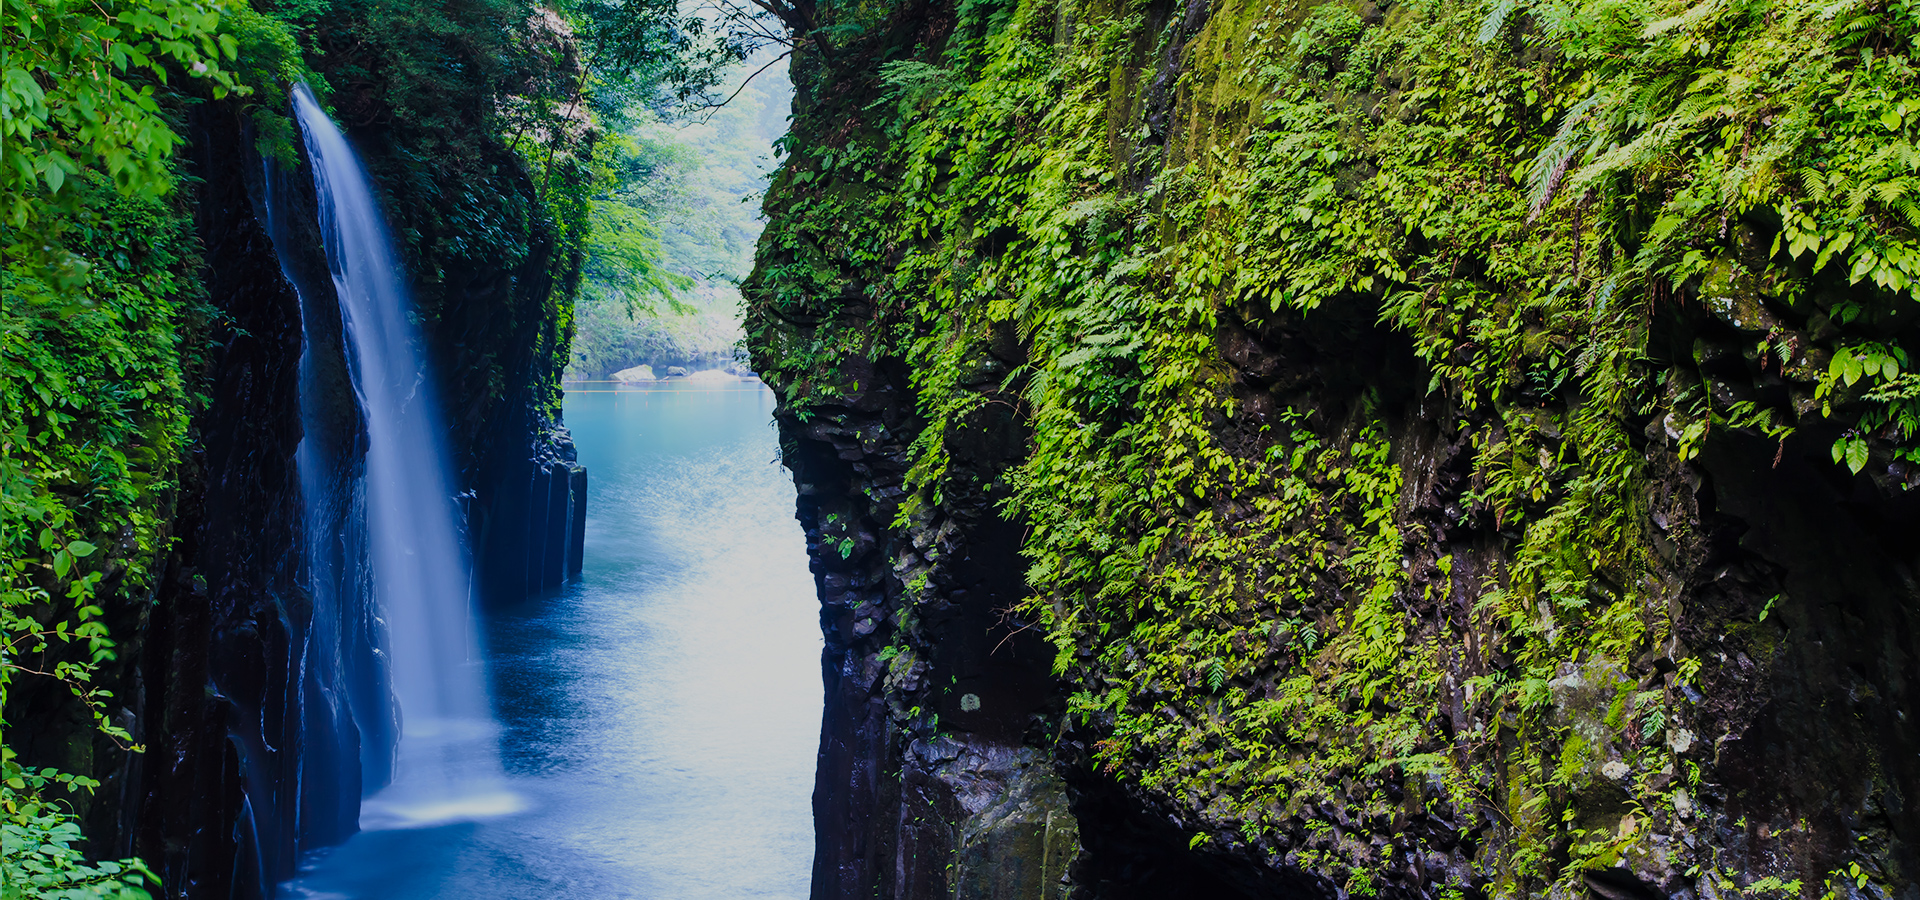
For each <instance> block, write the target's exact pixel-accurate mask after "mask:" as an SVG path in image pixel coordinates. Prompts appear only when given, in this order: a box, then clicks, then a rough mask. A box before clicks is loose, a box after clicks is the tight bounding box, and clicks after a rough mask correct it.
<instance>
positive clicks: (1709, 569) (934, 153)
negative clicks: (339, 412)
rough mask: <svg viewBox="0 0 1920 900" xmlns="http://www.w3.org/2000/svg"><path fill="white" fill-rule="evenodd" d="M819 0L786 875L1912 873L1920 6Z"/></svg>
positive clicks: (1655, 883)
mask: <svg viewBox="0 0 1920 900" xmlns="http://www.w3.org/2000/svg"><path fill="white" fill-rule="evenodd" d="M819 15H820V16H821V21H820V22H819V23H817V24H819V25H821V26H822V27H823V28H824V29H825V30H823V31H822V32H820V34H821V35H823V36H824V39H823V40H821V41H819V42H815V43H809V44H807V45H806V46H804V47H803V49H802V52H801V53H800V55H799V56H798V57H797V58H796V64H795V77H794V80H795V84H796V89H797V94H796V100H795V104H794V119H793V130H792V133H791V134H790V136H789V137H788V139H787V143H786V148H787V151H788V157H787V159H786V161H785V164H784V166H783V167H782V169H781V170H780V172H779V173H778V175H777V177H776V178H775V181H774V184H773V187H772V189H771V190H770V191H769V192H768V196H767V206H766V208H767V211H768V214H769V216H770V222H769V225H768V228H767V231H766V234H765V237H764V238H763V240H762V244H761V248H760V255H759V260H758V267H757V269H756V271H755V273H754V275H753V277H752V279H750V281H749V282H748V284H747V285H746V295H747V298H748V322H747V328H748V333H749V343H750V344H751V346H752V349H753V352H754V359H755V362H756V365H757V366H758V368H759V369H760V370H761V371H762V372H763V374H764V375H765V377H766V378H767V380H768V382H769V383H770V384H772V385H774V387H775V388H776V389H777V390H778V391H779V393H780V397H781V404H780V409H779V413H778V416H779V421H780V426H781V431H782V435H783V441H784V447H785V458H786V461H787V463H788V464H789V465H790V466H791V467H792V468H793V470H794V474H795V479H796V482H797V484H798V485H799V488H800V504H799V516H800V519H801V522H802V524H803V526H804V527H805V529H806V532H807V534H808V538H809V547H810V550H811V552H812V553H813V558H814V563H815V571H816V574H817V577H818V579H819V584H820V589H821V598H822V604H823V612H822V626H823V629H824V630H825V632H826V637H827V650H826V656H825V659H824V660H823V670H824V672H825V676H826V680H827V701H828V704H827V713H826V719H825V722H824V724H823V730H822V748H821V762H820V771H819V781H818V784H817V787H816V794H815V806H816V813H817V815H818V820H817V827H818V829H819V844H818V854H817V856H816V871H815V882H814V890H815V896H816V897H819V898H826V897H855V896H858V897H873V896H879V897H895V898H906V897H930V896H936V895H938V896H969V897H972V896H982V897H989V896H990V897H1015V896H1019V897H1053V896H1078V897H1130V896H1143V897H1144V896H1179V895H1187V896H1235V895H1245V896H1326V897H1335V896H1392V897H1481V896H1509V897H1520V896H1555V897H1604V898H1629V897H1655V896H1677V897H1700V898H1708V897H1715V898H1717V897H1734V896H1752V897H1808V898H1814V897H1823V896H1832V897H1879V898H1885V897H1902V898H1907V897H1920V843H1916V841H1920V764H1917V763H1916V759H1920V721H1917V720H1916V719H1915V718H1914V715H1913V712H1912V708H1913V705H1914V697H1913V695H1912V694H1911V693H1910V691H1911V690H1912V688H1911V687H1910V685H1911V683H1912V681H1913V679H1914V678H1915V677H1916V676H1920V662H1917V661H1916V658H1915V650H1914V647H1915V646H1916V643H1915V640H1916V637H1920V634H1916V625H1920V622H1916V616H1920V575H1917V573H1916V571H1915V565H1916V557H1915V548H1916V547H1920V502H1916V500H1915V497H1916V493H1915V492H1913V491H1911V490H1910V489H1911V488H1914V487H1915V486H1917V485H1920V467H1916V463H1920V452H1916V447H1917V445H1916V442H1915V432H1916V428H1917V427H1920V404H1917V403H1916V398H1920V375H1916V374H1915V370H1916V367H1917V366H1920V359H1916V358H1915V357H1914V356H1913V355H1912V353H1913V352H1914V351H1915V350H1920V344H1917V342H1920V325H1917V324H1916V323H1920V305H1917V304H1920V291H1916V283H1915V276H1916V275H1920V245H1917V244H1916V237H1917V236H1920V207H1916V204H1915V201H1914V199H1913V192H1914V191H1915V190H1920V181H1916V176H1920V151H1917V150H1916V149H1915V147H1916V143H1915V138H1916V134H1917V133H1920V123H1916V118H1920V102H1916V101H1914V100H1913V99H1911V96H1910V95H1911V90H1910V88H1909V87H1906V86H1907V85H1909V84H1910V83H1911V82H1912V80H1913V78H1914V76H1915V73H1914V71H1913V66H1912V54H1913V52H1914V39H1915V35H1916V34H1920V10H1917V9H1916V8H1914V7H1913V6H1911V5H1909V4H1905V3H1889V4H1873V3H1841V4H1837V5H1833V6H1829V7H1807V6H1801V5H1792V4H1769V3H1730V2H1707V3H1700V4H1691V3H1665V2H1639V3H1635V2H1618V3H1584V4H1544V3H1543V4H1529V3H1516V2H1508V0H1500V2H1496V3H1451V2H1432V3H1406V4H1377V3H1322V4H1314V3H1287V2H1276V3H1265V2H1258V0H1255V2H1237V0H1190V2H1184V3H1175V2H1138V3H1130V4H1129V3H1105V2H1045V0H1027V2H1014V0H1003V2H992V0H987V2H961V3H958V4H949V3H943V2H932V3H911V2H902V3H873V4H863V5H847V6H832V7H824V6H823V7H821V10H820V12H819Z"/></svg>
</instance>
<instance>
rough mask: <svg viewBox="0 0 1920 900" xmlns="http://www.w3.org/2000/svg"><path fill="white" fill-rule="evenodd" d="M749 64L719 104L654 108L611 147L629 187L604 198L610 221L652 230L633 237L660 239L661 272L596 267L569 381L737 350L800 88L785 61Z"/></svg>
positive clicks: (585, 293)
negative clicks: (771, 190)
mask: <svg viewBox="0 0 1920 900" xmlns="http://www.w3.org/2000/svg"><path fill="white" fill-rule="evenodd" d="M763 64H764V63H762V62H760V61H757V60H756V61H750V62H749V63H748V64H747V65H746V66H744V67H743V69H742V70H741V71H739V72H737V73H736V74H735V77H734V81H733V83H732V84H729V85H726V86H725V88H724V90H723V91H722V93H723V94H725V93H732V92H733V91H734V90H738V91H739V94H738V95H737V96H734V97H733V99H732V100H731V101H729V102H727V103H725V104H724V105H722V106H718V107H714V108H707V109H695V110H692V111H690V112H687V113H685V114H684V116H676V117H674V118H673V119H666V118H663V117H662V116H660V115H657V114H654V113H652V112H650V111H642V112H639V113H637V116H638V117H639V119H640V120H639V121H638V122H636V123H635V124H634V125H633V126H632V128H631V129H630V130H629V131H628V132H626V133H625V134H623V135H619V136H616V137H615V138H614V139H613V140H611V141H609V145H610V146H617V147H618V153H619V156H618V157H616V158H615V161H614V162H613V163H612V165H614V166H616V167H619V168H622V169H623V170H624V171H625V172H627V173H630V174H628V176H627V177H626V178H625V179H624V180H623V181H622V182H621V183H622V184H624V185H626V186H627V187H626V188H625V189H623V190H621V191H618V192H612V193H609V194H607V195H605V196H603V197H602V198H600V199H599V200H597V201H596V213H597V214H598V215H601V216H609V217H611V216H632V217H633V218H634V219H635V220H636V221H643V222H646V223H651V228H650V229H644V230H643V229H636V233H635V235H634V237H635V238H636V239H638V240H642V241H657V246H658V248H659V252H660V260H661V263H660V269H659V271H658V272H657V273H656V275H657V278H656V280H653V281H647V282H642V283H639V284H636V282H635V281H634V280H633V279H632V278H630V277H622V276H623V273H621V272H620V271H619V270H617V269H615V268H613V267H611V266H608V265H605V264H604V263H601V264H593V263H590V264H589V267H588V271H587V280H586V283H585V286H584V289H583V290H582V291H581V295H580V299H579V303H578V306H577V308H576V313H575V319H574V329H575V330H574V339H573V357H572V360H571V363H570V364H569V366H568V369H567V377H569V378H582V379H591V378H603V377H606V376H607V375H608V374H611V373H613V372H616V371H619V370H620V369H624V368H627V367H629V366H636V365H640V364H643V363H647V364H655V365H662V366H664V365H694V366H699V367H702V368H706V367H712V366H718V365H722V364H725V363H727V362H730V361H731V360H732V359H733V354H734V345H735V344H736V343H738V342H739V340H740V336H741V332H740V310H739V305H740V292H739V289H738V287H737V285H738V283H739V281H740V279H742V278H745V277H746V275H747V272H748V270H750V269H751V268H752V267H753V248H754V244H755V243H756V242H757V241H758V240H759V238H760V228H761V217H760V204H759V194H760V191H762V190H763V189H765V187H766V184H767V175H768V172H769V171H771V168H772V165H773V159H772V153H773V151H772V147H773V143H774V141H775V139H777V138H778V137H779V136H780V135H781V134H782V133H783V132H785V130H786V116H787V104H788V101H789V98H790V97H791V95H792V92H793V88H792V84H791V82H789V81H788V79H787V72H786V65H785V63H784V62H781V63H776V64H774V65H773V66H772V67H771V68H768V69H766V71H765V72H764V73H762V74H760V75H759V76H758V77H757V78H753V79H752V80H751V81H746V82H745V84H744V86H743V85H742V83H741V82H742V81H743V80H744V79H745V77H746V76H748V75H750V74H751V73H753V72H754V71H755V70H757V69H759V68H760V67H761V65H763Z"/></svg>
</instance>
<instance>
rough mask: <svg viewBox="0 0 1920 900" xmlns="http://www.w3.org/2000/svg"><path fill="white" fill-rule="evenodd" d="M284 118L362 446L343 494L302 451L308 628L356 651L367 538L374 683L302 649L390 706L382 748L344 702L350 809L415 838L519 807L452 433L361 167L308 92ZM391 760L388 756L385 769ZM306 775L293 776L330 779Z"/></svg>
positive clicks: (321, 464) (366, 821)
mask: <svg viewBox="0 0 1920 900" xmlns="http://www.w3.org/2000/svg"><path fill="white" fill-rule="evenodd" d="M293 108H294V114H295V117H296V118H297V119H298V121H299V124H300V128H301V131H302V133H303V134H304V136H305V139H306V147H307V153H308V155H309V157H311V160H312V164H313V178H314V186H315V188H316V191H317V193H318V199H319V213H320V216H319V217H320V233H321V236H322V239H323V242H324V243H325V245H326V251H327V266H328V269H329V270H330V272H331V274H332V279H333V284H334V288H335V291H336V292H337V294H338V295H339V299H340V307H339V315H340V322H341V325H342V334H343V338H344V339H343V342H342V343H343V344H344V347H343V350H344V353H345V356H346V370H347V372H348V373H349V374H350V376H351V380H352V391H353V394H354V396H355V397H356V399H357V400H358V405H359V408H360V411H361V415H362V417H363V418H364V436H365V443H364V449H365V457H364V471H363V473H362V474H361V476H360V478H359V479H357V481H358V491H357V493H356V492H355V491H354V490H353V488H352V487H351V485H349V484H348V483H347V482H349V481H352V480H354V479H342V478H332V477H330V476H329V475H328V472H329V471H330V470H331V468H332V467H330V466H329V465H328V464H327V462H326V461H325V460H324V459H323V458H322V454H320V453H318V452H313V453H309V452H307V451H308V448H307V445H306V443H304V442H303V444H302V448H301V454H300V460H299V462H300V464H301V465H302V466H303V467H305V468H303V471H302V484H303V488H305V489H306V490H307V491H308V492H309V493H308V498H307V502H308V506H309V518H308V524H309V530H310V532H309V533H310V539H311V540H312V541H313V543H314V544H315V546H316V547H319V548H321V549H318V550H313V551H310V552H312V553H313V554H314V556H313V558H312V560H311V561H310V564H309V568H310V569H311V570H312V577H311V580H312V582H313V583H314V585H315V586H316V587H315V589H314V590H313V591H312V593H313V594H314V597H315V617H316V620H317V619H319V618H320V617H321V615H322V613H323V612H324V614H325V615H328V616H333V617H335V618H336V619H341V617H343V616H344V619H342V620H343V621H346V622H347V626H346V628H345V629H344V633H345V634H346V635H347V636H348V638H349V639H351V637H352V634H353V631H354V627H353V622H352V621H351V619H352V617H351V615H350V614H348V613H347V612H346V611H348V610H350V609H351V606H352V604H351V603H348V602H345V601H347V600H349V599H351V598H350V596H348V594H349V592H350V591H351V585H352V584H353V583H354V581H355V579H352V578H346V577H341V576H342V574H343V572H344V571H345V570H346V569H348V568H351V566H352V564H353V563H352V556H353V554H352V552H351V550H352V545H353V543H354V542H352V541H348V542H345V544H344V545H340V544H339V540H338V537H337V535H338V534H339V533H340V532H341V530H342V529H343V528H345V529H351V528H352V527H355V526H356V524H357V525H358V526H359V527H362V528H363V529H364V546H365V548H366V557H367V558H366V577H365V579H364V580H365V584H366V585H367V586H368V587H369V588H370V591H371V599H372V608H373V609H374V610H376V611H377V615H378V617H379V619H380V620H381V622H380V623H378V624H376V625H375V627H374V628H372V629H370V630H369V634H368V635H367V640H369V641H371V642H373V643H374V646H377V647H378V649H377V650H375V651H374V652H373V656H374V657H375V658H376V659H375V661H374V662H373V665H375V666H376V667H378V668H379V669H380V670H381V671H377V672H352V671H350V670H351V669H353V668H354V666H355V661H354V659H353V656H354V655H353V654H347V655H346V656H344V657H343V656H342V655H341V646H342V644H341V640H340V639H339V638H324V639H321V640H316V641H309V642H308V645H307V647H306V648H305V650H304V651H303V652H311V653H318V654H321V655H323V656H328V658H329V659H335V658H339V659H344V660H345V662H344V666H345V668H346V669H348V670H349V671H348V672H347V673H346V677H345V678H343V679H342V680H343V681H344V682H345V683H346V684H348V685H359V686H361V690H360V693H362V694H364V693H365V686H367V685H379V684H380V683H381V682H382V681H383V680H384V682H385V683H386V684H387V685H389V686H390V689H391V695H392V700H393V702H394V703H395V704H397V706H398V714H397V719H398V722H399V734H398V741H397V743H396V744H393V745H389V744H387V743H386V741H384V740H381V739H380V734H381V722H382V716H380V715H379V714H377V711H374V710H368V709H364V708H363V707H365V706H367V705H369V703H368V702H366V701H362V702H358V703H352V702H349V703H347V704H346V705H347V706H350V707H351V708H352V709H351V711H352V718H353V719H354V720H355V721H356V722H357V723H358V724H359V728H360V730H361V732H362V735H363V739H362V741H361V746H362V753H361V759H360V769H361V770H362V772H363V775H364V785H365V788H366V790H367V792H368V793H369V794H370V796H367V797H366V798H365V799H364V800H363V801H362V802H361V804H360V814H359V825H360V827H362V828H366V829H377V828H401V827H414V826H423V825H431V824H437V823H441V822H448V821H458V820H463V819H471V818H476V817H481V816H488V815H498V814H503V813H507V812H512V811H513V810H515V809H517V808H518V807H519V804H520V801H519V800H518V798H517V797H516V796H515V795H514V794H513V793H512V792H511V791H509V790H508V789H507V786H506V779H505V776H504V774H503V771H502V769H501V765H500V761H499V754H498V749H497V746H496V733H497V730H498V727H497V725H495V723H494V720H493V716H492V710H491V708H490V706H489V703H488V697H487V690H486V685H485V675H484V672H483V670H482V668H481V655H480V653H479V647H478V630H477V628H476V625H475V621H474V614H473V608H472V590H471V586H472V574H471V561H470V559H469V558H468V554H467V550H466V547H465V542H464V534H463V528H462V518H463V516H462V513H461V510H460V507H459V505H458V503H457V502H456V499H455V494H454V479H453V475H452V469H451V463H450V461H449V459H450V457H449V453H448V448H447V429H446V427H445V423H444V421H443V419H442V416H441V414H440V410H439V407H438V406H437V402H438V398H437V396H436V395H435V392H434V385H433V379H432V378H431V377H429V375H428V373H427V370H426V362H425V357H424V355H423V354H422V352H421V346H420V339H419V334H418V328H417V327H416V326H415V324H414V322H413V319H412V308H411V306H412V304H411V300H410V297H409V296H408V293H407V291H406V289H405V287H404V285H403V281H402V274H401V272H402V270H401V268H400V264H399V261H398V260H397V259H396V257H395V254H394V251H393V244H392V240H391V239H390V237H389V235H388V233H387V228H386V224H385V222H384V220H383V219H382V218H381V215H380V209H379V205H378V203H377V201H376V200H375V198H374V195H373V191H372V188H371V184H370V181H369V179H368V177H367V174H366V171H365V170H364V169H363V168H362V166H361V164H360V161H359V158H358V157H357V156H355V155H354V152H353V149H352V148H351V147H350V146H349V145H348V144H347V142H346V139H345V137H344V136H343V135H342V134H341V133H340V130H339V129H338V128H337V127H335V126H334V124H333V122H332V120H331V119H329V118H328V117H327V114H326V112H325V111H324V110H322V109H321V108H320V105H319V104H318V103H317V102H316V101H315V100H314V97H313V95H312V94H311V93H310V92H309V91H308V90H307V88H306V87H305V86H304V85H302V86H299V87H296V88H295V90H294V95H293ZM302 305H303V306H306V305H307V304H305V303H304V302H303V304H302ZM303 318H305V316H304V314H303ZM307 324H309V325H311V324H312V323H307ZM309 330H311V328H310V329H309ZM302 369H303V378H302V392H303V397H302V406H303V411H304V410H305V409H306V407H307V406H309V404H310V399H311V398H309V397H308V396H307V394H306V391H307V390H308V388H309V384H308V381H309V379H308V378H306V377H304V376H305V375H306V373H307V366H306V361H305V360H303V366H302ZM343 510H346V511H347V512H346V514H342V511H343ZM355 520H360V521H359V522H358V523H356V522H355ZM342 546H344V548H345V549H341V547H342ZM343 585H344V587H343ZM321 630H322V629H320V628H315V629H312V631H315V632H319V631H321ZM380 657H384V658H383V659H382V658H380ZM361 665H363V666H364V665H365V663H364V662H362V663H361ZM323 668H324V667H323ZM349 693H351V692H346V693H341V692H336V693H333V694H329V693H327V692H321V694H320V696H321V698H322V699H323V700H324V701H325V702H326V703H333V704H334V706H332V707H325V706H324V704H323V707H322V708H318V709H313V710H311V711H312V712H314V713H315V714H317V715H321V716H326V715H332V716H334V717H335V718H338V717H339V711H338V705H339V703H340V702H341V701H339V700H337V697H339V696H347V695H348V694H349ZM328 698H336V699H328ZM379 699H383V698H374V700H375V702H377V700H379ZM392 718H393V717H387V718H386V721H389V722H390V721H391V720H392ZM369 732H372V733H369ZM389 746H391V750H389V749H388V747H389ZM388 752H390V753H391V754H392V756H391V758H390V759H382V758H380V754H382V753H388ZM389 766H390V771H391V776H390V778H388V777H385V776H386V775H387V773H388V771H389ZM302 774H303V780H304V779H305V778H306V777H309V776H313V777H325V775H326V773H319V772H303V773H302ZM335 777H338V776H337V775H336V776H335ZM382 785H384V786H382ZM303 788H304V785H303Z"/></svg>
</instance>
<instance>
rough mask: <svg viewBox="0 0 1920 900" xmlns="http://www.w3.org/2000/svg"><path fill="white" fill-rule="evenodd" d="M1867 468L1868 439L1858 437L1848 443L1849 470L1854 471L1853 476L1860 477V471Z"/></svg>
mask: <svg viewBox="0 0 1920 900" xmlns="http://www.w3.org/2000/svg"><path fill="white" fill-rule="evenodd" d="M1866 467H1867V439H1866V438H1859V437H1857V438H1854V439H1853V440H1851V441H1849V442H1847V468H1849V469H1851V470H1853V474H1855V475H1858V474H1860V470H1861V469H1864V468H1866Z"/></svg>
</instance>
